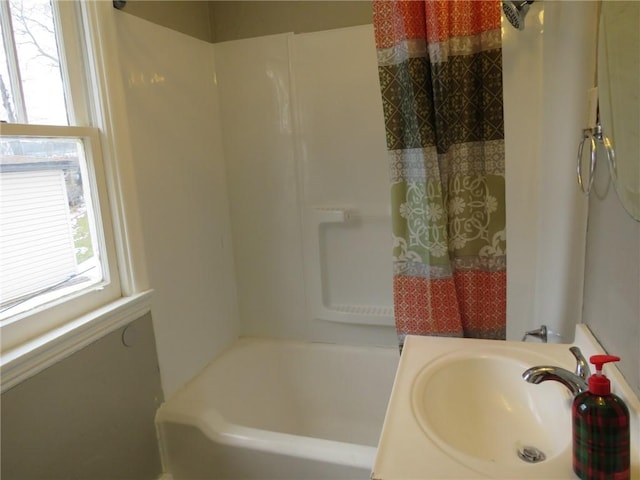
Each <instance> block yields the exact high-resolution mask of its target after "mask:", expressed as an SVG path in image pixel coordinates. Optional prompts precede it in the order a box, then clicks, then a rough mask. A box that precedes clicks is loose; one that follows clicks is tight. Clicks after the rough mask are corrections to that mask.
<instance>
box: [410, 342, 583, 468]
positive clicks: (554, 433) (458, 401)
mask: <svg viewBox="0 0 640 480" xmlns="http://www.w3.org/2000/svg"><path fill="white" fill-rule="evenodd" d="M507 354H508V355H509V356H506V355H507ZM527 356H528V357H531V354H527V355H523V354H522V353H519V352H514V351H513V350H508V351H507V352H505V353H500V350H497V353H496V349H495V348H494V349H491V348H488V347H486V348H484V349H482V348H480V349H474V350H473V351H472V352H470V353H468V351H464V352H460V353H452V354H448V355H444V356H441V357H439V358H437V359H435V360H434V361H432V362H430V363H428V364H427V365H426V366H425V367H424V368H423V369H422V370H421V371H420V372H419V373H418V374H417V376H416V377H415V381H414V383H413V386H412V388H411V407H412V411H413V415H414V416H415V419H416V421H417V422H418V424H419V425H420V427H421V428H422V430H423V431H424V433H425V434H426V435H427V436H428V437H429V438H430V439H431V440H432V441H433V443H435V444H436V445H438V446H439V448H441V449H442V450H444V451H445V452H446V453H447V454H448V455H449V456H451V457H452V458H454V459H456V460H458V461H460V462H461V463H464V464H466V465H467V466H469V467H471V468H474V469H476V470H480V471H485V472H487V473H490V472H493V471H494V470H495V468H496V467H511V468H513V467H524V468H526V467H527V466H528V465H527V463H538V462H543V461H551V460H552V459H553V458H554V457H556V456H557V455H559V454H561V453H562V452H563V451H565V450H566V449H568V448H570V446H571V417H570V412H571V410H570V404H571V403H570V402H571V398H572V397H571V395H570V394H569V391H568V390H567V389H566V388H565V387H563V386H561V385H557V384H555V385H554V384H552V385H545V386H544V387H541V386H539V385H531V384H528V383H526V382H525V381H524V380H523V379H522V372H523V371H524V370H526V369H527V368H528V367H530V366H531V363H530V362H531V360H534V362H538V363H540V362H543V363H544V362H545V358H544V357H540V358H535V357H534V358H528V361H527V359H525V358H523V357H527ZM546 361H547V362H549V360H548V359H546ZM545 387H551V388H545ZM525 449H526V452H528V453H530V454H531V453H532V452H535V455H534V457H535V458H529V462H527V461H526V460H524V459H523V458H522V456H521V455H519V452H520V453H521V454H522V453H523V452H525ZM534 449H535V450H534ZM541 454H543V455H544V457H543V456H542V455H541Z"/></svg>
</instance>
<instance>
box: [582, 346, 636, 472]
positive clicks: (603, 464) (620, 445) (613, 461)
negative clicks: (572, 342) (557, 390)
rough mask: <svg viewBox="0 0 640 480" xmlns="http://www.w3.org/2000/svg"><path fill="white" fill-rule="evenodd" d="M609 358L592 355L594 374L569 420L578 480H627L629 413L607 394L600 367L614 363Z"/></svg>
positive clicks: (613, 360)
mask: <svg viewBox="0 0 640 480" xmlns="http://www.w3.org/2000/svg"><path fill="white" fill-rule="evenodd" d="M619 360H620V358H619V357H615V356H613V355H594V356H592V357H591V358H590V361H591V363H592V364H593V365H595V367H596V373H595V374H594V375H591V377H589V390H588V391H586V392H583V393H581V394H579V395H577V396H576V398H575V399H574V401H573V406H572V408H571V414H572V420H573V471H574V472H575V473H576V475H578V477H579V478H580V479H581V480H629V478H630V477H631V471H630V463H629V459H630V448H631V447H630V438H629V409H628V408H627V406H626V405H625V404H624V402H623V401H622V399H621V398H620V397H618V396H617V395H614V394H613V393H611V383H610V382H609V379H608V378H607V377H605V376H604V375H603V374H602V365H604V364H605V363H608V362H617V361H619Z"/></svg>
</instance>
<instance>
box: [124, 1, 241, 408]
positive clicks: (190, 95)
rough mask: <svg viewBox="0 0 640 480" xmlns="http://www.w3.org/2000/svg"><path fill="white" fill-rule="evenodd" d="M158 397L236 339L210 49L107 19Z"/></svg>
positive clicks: (137, 23)
mask: <svg viewBox="0 0 640 480" xmlns="http://www.w3.org/2000/svg"><path fill="white" fill-rule="evenodd" d="M114 15H115V17H116V18H115V22H116V27H117V41H118V42H119V46H118V51H119V56H120V59H119V60H120V68H121V70H122V82H123V84H124V90H125V97H126V98H125V100H126V108H127V116H128V121H129V127H130V132H129V134H130V139H131V150H132V158H133V164H134V165H133V166H134V170H135V175H136V188H137V194H138V200H139V207H140V210H141V212H140V219H141V223H142V225H141V227H142V231H143V235H144V248H145V253H146V258H147V264H148V265H147V266H148V273H149V283H150V285H151V287H152V288H153V289H154V295H153V298H152V312H153V323H154V329H155V332H156V341H157V344H158V358H159V363H160V370H161V373H162V384H163V388H164V391H165V396H169V395H170V394H171V393H172V392H173V391H175V390H176V389H177V388H179V387H180V386H181V385H183V384H184V383H185V382H186V381H187V380H188V379H189V378H191V377H192V376H193V375H195V374H196V373H197V372H198V371H199V370H200V369H201V368H203V367H204V366H205V365H206V364H207V363H208V362H210V361H211V360H212V359H213V358H214V357H215V356H216V355H217V354H218V353H219V352H220V351H221V350H222V349H223V348H224V347H226V346H228V345H229V344H230V343H231V342H232V341H233V340H234V339H235V338H237V335H238V318H237V307H236V286H235V283H236V282H235V273H234V268H233V248H232V242H231V226H230V222H229V204H228V195H227V186H226V182H225V170H224V163H223V155H222V147H221V144H222V142H221V139H220V124H219V116H218V114H217V111H218V93H217V89H216V87H215V74H214V63H213V52H212V46H211V44H209V43H207V42H204V41H201V40H197V39H195V38H192V37H190V36H187V35H184V34H181V33H178V32H175V31H173V30H170V29H168V28H165V27H161V26H158V25H154V24H152V23H150V22H147V21H144V20H141V19H139V18H136V17H134V16H132V15H128V14H126V13H124V12H121V11H115V10H114Z"/></svg>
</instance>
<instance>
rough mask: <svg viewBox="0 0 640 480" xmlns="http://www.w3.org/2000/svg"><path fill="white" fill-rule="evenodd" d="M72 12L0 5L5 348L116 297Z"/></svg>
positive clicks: (99, 164) (20, 2) (23, 2)
mask: <svg viewBox="0 0 640 480" xmlns="http://www.w3.org/2000/svg"><path fill="white" fill-rule="evenodd" d="M82 5H83V4H82V2H70V1H59V2H58V1H54V0H51V1H49V0H8V1H5V0H3V1H0V26H1V28H2V35H1V38H0V41H1V45H0V121H1V122H2V124H1V125H0V153H1V159H0V327H1V328H2V337H3V338H2V345H3V348H5V349H6V348H11V347H12V346H15V345H18V344H20V343H22V342H24V341H26V340H28V339H29V338H31V337H33V336H36V335H39V334H41V333H43V332H45V331H47V330H50V329H52V328H55V327H57V326H59V325H61V324H63V323H65V322H67V321H68V320H69V319H71V318H74V317H77V316H79V315H82V314H83V313H86V312H88V311H90V310H92V309H95V308H97V307H99V306H101V305H104V304H105V303H107V302H109V301H111V300H113V299H116V298H118V297H119V296H120V285H119V277H118V271H117V268H116V264H117V263H116V261H115V242H114V235H113V229H112V225H111V214H110V211H109V202H108V196H107V187H106V181H105V173H104V165H103V158H102V144H101V135H102V133H101V130H100V129H99V128H98V126H97V124H98V120H97V119H96V114H95V112H94V109H92V108H91V107H92V104H93V103H94V102H92V101H91V99H92V98H94V95H93V94H92V92H93V90H94V88H95V86H94V85H93V82H92V81H91V75H90V72H89V71H88V68H87V66H88V65H90V61H89V58H88V56H87V54H86V51H87V50H86V48H84V47H86V39H85V37H84V35H83V28H82V22H81V18H82V16H83V15H82V13H83V12H82V11H81V8H82Z"/></svg>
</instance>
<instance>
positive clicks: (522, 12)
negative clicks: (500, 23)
mask: <svg viewBox="0 0 640 480" xmlns="http://www.w3.org/2000/svg"><path fill="white" fill-rule="evenodd" d="M533 1H534V0H516V1H515V2H513V1H508V2H507V1H505V2H502V11H503V12H504V16H505V17H507V20H509V23H510V24H511V25H513V26H514V27H516V28H517V29H518V30H524V17H526V16H527V12H528V11H529V5H531V4H532V3H533Z"/></svg>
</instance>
